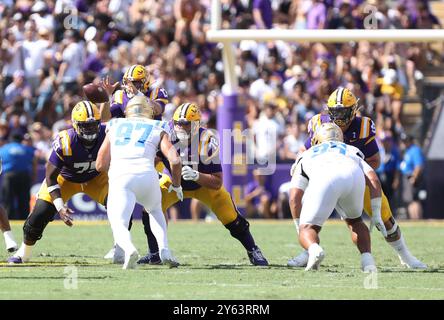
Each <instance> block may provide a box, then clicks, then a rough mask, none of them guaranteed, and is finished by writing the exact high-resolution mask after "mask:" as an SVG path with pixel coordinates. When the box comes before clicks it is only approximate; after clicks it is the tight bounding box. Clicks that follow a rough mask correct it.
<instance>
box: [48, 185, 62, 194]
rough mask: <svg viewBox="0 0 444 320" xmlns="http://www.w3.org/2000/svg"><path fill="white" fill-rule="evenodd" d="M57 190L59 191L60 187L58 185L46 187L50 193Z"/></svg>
mask: <svg viewBox="0 0 444 320" xmlns="http://www.w3.org/2000/svg"><path fill="white" fill-rule="evenodd" d="M57 189H60V186H59V185H58V184H54V185H52V186H49V187H48V192H49V193H51V192H53V191H54V190H57Z"/></svg>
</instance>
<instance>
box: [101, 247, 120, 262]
mask: <svg viewBox="0 0 444 320" xmlns="http://www.w3.org/2000/svg"><path fill="white" fill-rule="evenodd" d="M104 258H105V259H107V260H112V262H113V263H114V264H122V263H124V262H125V252H124V251H123V249H122V248H121V247H119V246H118V245H117V244H116V245H114V247H112V249H111V250H109V251H108V253H107V254H106V255H105V256H104Z"/></svg>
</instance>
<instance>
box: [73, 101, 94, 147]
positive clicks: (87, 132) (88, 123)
mask: <svg viewBox="0 0 444 320" xmlns="http://www.w3.org/2000/svg"><path fill="white" fill-rule="evenodd" d="M71 121H72V126H73V128H74V130H75V131H76V133H77V135H78V136H79V137H80V138H81V139H83V140H85V141H87V142H94V141H95V140H96V139H97V137H98V136H99V130H100V111H99V109H98V108H97V106H96V105H95V104H94V103H92V102H90V101H86V100H84V101H80V102H79V103H77V104H76V105H75V106H74V108H73V109H72V112H71Z"/></svg>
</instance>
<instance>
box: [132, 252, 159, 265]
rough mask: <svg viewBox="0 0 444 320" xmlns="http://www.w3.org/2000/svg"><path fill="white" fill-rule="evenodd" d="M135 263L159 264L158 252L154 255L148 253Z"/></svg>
mask: <svg viewBox="0 0 444 320" xmlns="http://www.w3.org/2000/svg"><path fill="white" fill-rule="evenodd" d="M137 263H138V264H151V265H156V264H161V263H162V260H161V259H160V255H159V252H156V253H151V252H148V254H147V255H146V256H143V257H142V258H140V259H139V261H137Z"/></svg>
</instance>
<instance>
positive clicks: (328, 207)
mask: <svg viewBox="0 0 444 320" xmlns="http://www.w3.org/2000/svg"><path fill="white" fill-rule="evenodd" d="M342 141H343V136H342V131H341V129H340V128H339V127H338V126H337V125H335V124H334V123H325V124H322V126H321V127H320V128H319V129H318V130H317V131H316V133H315V135H314V137H313V141H312V144H313V145H315V146H314V147H313V148H311V149H309V150H307V151H305V152H304V153H303V154H302V155H301V156H300V157H299V159H298V160H297V162H296V163H295V165H294V166H293V168H292V180H291V184H292V186H291V191H290V209H291V212H292V215H293V218H294V219H295V223H296V224H297V226H298V231H299V241H300V243H301V245H302V246H303V247H304V248H305V249H307V250H308V254H309V259H308V263H307V267H306V270H311V269H317V268H318V267H319V264H320V262H321V261H322V259H323V258H324V251H323V249H322V248H321V247H320V246H319V236H318V233H319V232H320V230H321V227H322V225H323V224H324V222H325V221H326V220H327V219H328V217H329V216H330V215H331V213H332V212H333V210H334V209H336V211H337V212H338V213H339V214H340V215H341V217H342V218H343V219H344V220H345V221H346V223H347V225H348V226H349V228H350V230H351V232H352V239H353V241H354V242H355V244H356V245H357V246H358V249H359V251H360V253H361V266H362V269H363V270H364V271H376V266H375V262H374V259H373V257H372V255H371V248H370V234H369V231H368V228H367V226H366V225H365V223H364V222H363V221H362V219H361V214H362V210H363V198H364V191H365V185H366V177H367V179H368V181H369V187H370V193H371V197H372V206H373V207H374V211H373V212H374V213H376V214H374V216H373V217H372V225H376V227H377V228H378V229H379V230H381V232H383V233H384V232H385V228H384V223H383V222H382V219H381V186H380V183H379V180H378V178H377V176H376V173H375V172H374V170H373V169H372V168H371V167H370V166H369V165H368V164H367V163H366V162H365V161H364V156H363V154H362V153H361V151H359V149H357V148H355V147H353V146H350V145H346V144H345V143H343V142H342ZM298 219H299V220H298Z"/></svg>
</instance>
